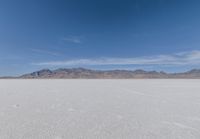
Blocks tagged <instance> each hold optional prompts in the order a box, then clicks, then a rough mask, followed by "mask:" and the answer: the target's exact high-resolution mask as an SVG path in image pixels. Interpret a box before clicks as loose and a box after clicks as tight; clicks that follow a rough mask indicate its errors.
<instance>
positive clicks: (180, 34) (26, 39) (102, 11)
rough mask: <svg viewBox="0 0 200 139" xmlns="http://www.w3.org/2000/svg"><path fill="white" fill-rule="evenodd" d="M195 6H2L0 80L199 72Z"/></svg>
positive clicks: (149, 2)
mask: <svg viewBox="0 0 200 139" xmlns="http://www.w3.org/2000/svg"><path fill="white" fill-rule="evenodd" d="M199 7H200V2H199V1H197V0H191V1H189V0H0V56H1V57H0V75H1V76H3V75H19V74H22V73H26V72H31V71H35V70H38V69H43V68H50V69H55V68H64V67H66V68H71V67H85V68H92V69H131V70H134V69H138V68H142V69H145V70H164V71H167V72H179V71H185V70H188V69H191V68H200V18H199V15H200V8H199Z"/></svg>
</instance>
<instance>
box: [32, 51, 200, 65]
mask: <svg viewBox="0 0 200 139" xmlns="http://www.w3.org/2000/svg"><path fill="white" fill-rule="evenodd" d="M198 64H200V51H190V52H181V53H176V54H171V55H154V56H144V57H133V58H97V59H72V60H64V61H48V62H40V63H34V65H38V66H84V65H85V66H87V65H88V66H90V65H198Z"/></svg>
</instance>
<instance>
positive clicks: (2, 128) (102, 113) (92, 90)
mask: <svg viewBox="0 0 200 139" xmlns="http://www.w3.org/2000/svg"><path fill="white" fill-rule="evenodd" d="M199 138H200V80H0V139H199Z"/></svg>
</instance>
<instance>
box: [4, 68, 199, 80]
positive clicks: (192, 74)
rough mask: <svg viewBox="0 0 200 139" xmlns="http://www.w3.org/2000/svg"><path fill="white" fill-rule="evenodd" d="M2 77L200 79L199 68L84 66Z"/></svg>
mask: <svg viewBox="0 0 200 139" xmlns="http://www.w3.org/2000/svg"><path fill="white" fill-rule="evenodd" d="M1 78H3V79H10V78H19V79H200V69H193V70H190V71H187V72H183V73H165V72H162V71H161V72H157V71H144V70H134V71H131V70H91V69H85V68H71V69H65V68H63V69H56V70H49V69H43V70H40V71H36V72H33V73H28V74H24V75H22V76H19V77H1Z"/></svg>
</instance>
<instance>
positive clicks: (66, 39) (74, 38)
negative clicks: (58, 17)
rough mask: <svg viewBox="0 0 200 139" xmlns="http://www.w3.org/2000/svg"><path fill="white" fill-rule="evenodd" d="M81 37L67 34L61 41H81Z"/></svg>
mask: <svg viewBox="0 0 200 139" xmlns="http://www.w3.org/2000/svg"><path fill="white" fill-rule="evenodd" d="M81 38H82V37H81V36H67V37H65V38H63V39H62V40H63V41H67V42H71V43H77V44H79V43H82V39H81Z"/></svg>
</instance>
